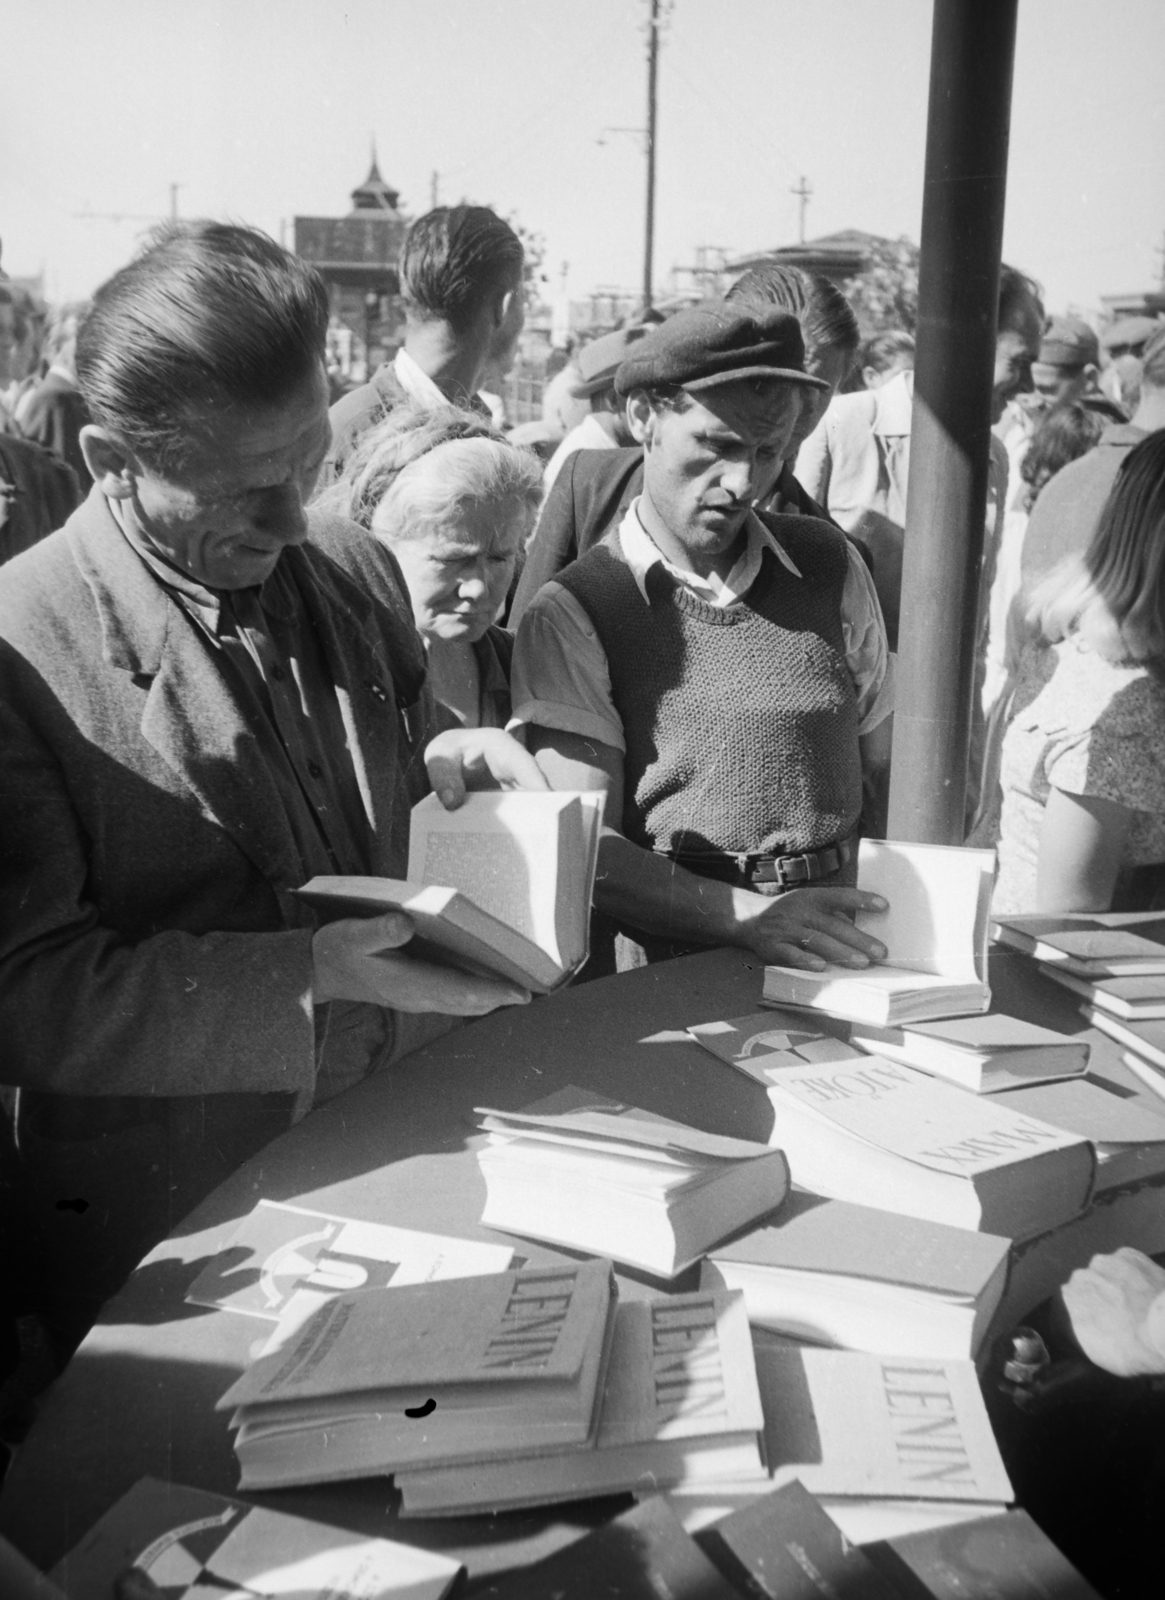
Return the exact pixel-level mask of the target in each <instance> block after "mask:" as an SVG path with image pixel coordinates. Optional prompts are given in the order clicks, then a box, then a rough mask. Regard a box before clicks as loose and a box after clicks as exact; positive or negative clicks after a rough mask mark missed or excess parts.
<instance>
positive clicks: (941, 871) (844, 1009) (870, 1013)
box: [764, 839, 995, 1026]
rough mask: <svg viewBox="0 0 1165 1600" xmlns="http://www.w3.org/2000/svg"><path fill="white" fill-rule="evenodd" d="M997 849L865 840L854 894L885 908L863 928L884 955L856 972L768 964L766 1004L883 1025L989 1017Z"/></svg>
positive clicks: (863, 920) (864, 916)
mask: <svg viewBox="0 0 1165 1600" xmlns="http://www.w3.org/2000/svg"><path fill="white" fill-rule="evenodd" d="M994 865H995V854H994V852H993V851H991V850H968V849H953V848H948V847H946V846H943V845H924V844H902V843H897V842H893V841H888V840H884V839H863V840H862V842H861V845H860V847H859V851H858V888H859V889H867V890H869V891H870V892H872V893H874V894H879V895H881V896H882V897H883V899H884V900H886V901H887V903H888V905H889V910H888V911H886V912H885V913H883V914H880V915H875V914H873V913H867V912H859V914H858V917H857V924H858V927H859V928H862V929H863V930H864V931H865V932H867V933H871V934H873V935H874V937H875V938H877V939H880V940H881V941H882V943H883V944H884V945H885V946H886V952H887V953H886V959H885V961H882V962H879V963H877V964H876V965H874V966H872V967H864V968H862V969H860V970H858V971H854V970H853V969H852V968H849V967H842V966H832V965H831V966H827V967H826V968H825V970H824V971H822V972H805V971H802V970H801V969H800V968H797V967H776V966H773V967H766V968H765V983H764V998H765V1000H771V1001H772V1002H773V1003H774V1004H775V1005H793V1006H807V1007H810V1008H813V1009H816V1010H820V1011H827V1012H831V1013H833V1014H834V1015H836V1016H840V1017H848V1018H850V1019H852V1020H853V1021H855V1022H872V1023H876V1024H880V1025H883V1026H887V1025H891V1024H896V1023H903V1022H925V1021H929V1020H931V1019H933V1018H936V1017H955V1016H963V1015H966V1014H968V1013H973V1012H979V1011H986V1010H987V1009H988V1008H989V1007H990V1004H991V991H990V989H989V988H988V985H987V929H988V922H989V910H990V903H991V888H992V879H993V874H994Z"/></svg>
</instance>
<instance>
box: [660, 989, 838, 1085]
mask: <svg viewBox="0 0 1165 1600" xmlns="http://www.w3.org/2000/svg"><path fill="white" fill-rule="evenodd" d="M810 1020H811V1021H812V1023H813V1026H809V1021H810ZM823 1026H824V1028H830V1027H832V1028H833V1029H834V1030H836V1031H835V1032H833V1033H829V1032H825V1031H823ZM688 1033H689V1034H690V1035H691V1037H692V1038H693V1039H694V1040H695V1041H696V1043H697V1044H698V1045H702V1046H703V1047H704V1049H705V1050H707V1051H708V1052H709V1053H710V1054H711V1055H714V1056H715V1057H716V1059H717V1060H718V1061H725V1062H727V1063H728V1065H729V1066H730V1067H735V1068H736V1069H737V1071H738V1072H743V1073H744V1075H745V1077H747V1078H752V1079H754V1080H755V1081H756V1082H757V1083H763V1084H765V1085H766V1086H767V1085H768V1084H769V1083H771V1082H772V1074H773V1073H774V1072H778V1071H779V1070H780V1069H781V1067H799V1066H801V1065H802V1064H803V1063H804V1062H806V1061H850V1060H852V1059H853V1058H854V1057H855V1056H860V1055H861V1054H862V1052H861V1051H860V1050H858V1049H856V1048H855V1047H854V1046H853V1045H852V1044H850V1043H849V1033H850V1029H849V1024H847V1023H844V1022H838V1021H836V1020H835V1019H833V1018H829V1017H822V1018H821V1023H820V1024H819V1023H818V1020H817V1018H816V1017H814V1018H812V1019H807V1018H806V1016H805V1013H804V1012H803V1011H781V1010H779V1009H777V1008H776V1007H775V1006H774V1007H771V1008H770V1009H769V1010H767V1011H754V1012H752V1013H751V1015H749V1016H747V1017H732V1018H731V1019H730V1020H728V1021H723V1022H698V1023H696V1024H695V1025H694V1026H693V1027H691V1028H689V1029H688Z"/></svg>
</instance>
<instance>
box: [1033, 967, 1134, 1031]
mask: <svg viewBox="0 0 1165 1600" xmlns="http://www.w3.org/2000/svg"><path fill="white" fill-rule="evenodd" d="M1039 969H1040V971H1041V972H1043V973H1045V974H1046V975H1047V976H1048V977H1049V978H1054V979H1055V980H1056V982H1057V983H1059V984H1062V985H1063V986H1064V988H1065V989H1071V991H1072V993H1073V994H1078V995H1082V996H1083V998H1084V999H1085V1000H1087V1001H1088V1002H1089V1003H1090V1004H1091V1005H1094V1006H1096V1007H1097V1009H1098V1010H1100V1011H1109V1012H1111V1013H1112V1015H1113V1016H1115V1017H1121V1018H1124V1019H1127V1020H1128V1021H1130V1022H1141V1021H1149V1020H1155V1019H1157V1018H1158V1017H1165V974H1158V975H1156V976H1152V977H1144V978H1080V977H1077V975H1076V973H1074V972H1067V971H1065V969H1064V968H1063V967H1057V966H1053V965H1052V964H1051V963H1050V962H1048V961H1041V962H1040V963H1039Z"/></svg>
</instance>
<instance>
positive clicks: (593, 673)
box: [511, 499, 893, 750]
mask: <svg viewBox="0 0 1165 1600" xmlns="http://www.w3.org/2000/svg"><path fill="white" fill-rule="evenodd" d="M638 507H639V501H638V500H637V499H636V500H633V501H632V502H631V504H630V505H629V506H628V508H627V512H626V515H625V516H624V518H623V521H622V522H621V523H620V525H619V543H620V547H621V549H622V552H623V556H624V559H625V560H626V562H627V565H628V566H629V567H630V569H631V573H632V576H633V577H634V579H635V582H636V585H637V586H638V588H639V591H640V593H641V594H642V595H643V597H644V599H646V598H647V588H646V584H647V575H648V573H649V572H650V571H651V569H652V567H654V566H656V565H660V566H663V567H664V568H665V569H666V570H667V571H668V572H670V573H671V574H672V576H673V577H674V578H675V579H676V580H677V582H679V583H681V584H683V586H684V587H685V588H687V589H689V590H690V591H691V592H692V593H693V594H695V595H696V596H698V598H699V599H701V600H703V601H705V602H707V603H709V604H711V605H714V606H733V605H739V604H740V603H741V601H742V600H743V599H744V598H745V596H746V595H747V594H748V591H749V590H750V589H751V588H752V585H753V584H754V583H755V582H756V579H757V576H758V574H759V572H760V566H761V558H762V556H763V554H764V552H765V550H766V549H767V550H771V551H772V553H773V555H774V556H776V558H777V560H778V561H779V562H780V563H781V565H782V567H784V569H785V571H786V572H787V573H788V574H789V578H790V581H792V582H802V581H803V579H802V576H801V573H800V572H799V571H798V569H797V567H796V565H795V563H794V562H793V560H792V558H791V557H790V555H789V553H788V551H786V550H785V549H784V548H783V546H782V545H781V543H780V541H779V540H778V539H776V538H775V537H774V535H773V534H772V533H771V532H770V531H769V529H768V528H766V527H765V525H764V523H763V522H761V520H760V518H759V517H757V516H755V515H753V514H751V513H750V515H749V518H748V521H747V522H746V523H745V535H746V541H745V548H744V551H743V553H742V554H741V556H740V559H739V560H738V561H737V562H736V564H735V565H734V566H733V568H732V571H731V572H730V573H729V574H728V576H727V577H726V578H724V579H720V578H716V577H714V576H713V577H709V578H702V577H700V576H699V575H698V574H696V573H694V572H685V571H684V570H682V569H681V568H679V567H676V566H674V565H673V564H672V563H671V562H669V561H668V560H667V559H666V558H665V557H664V555H663V553H662V552H661V551H660V549H659V547H658V546H657V545H656V544H655V542H654V541H653V540H652V538H651V536H650V535H649V534H648V532H647V530H646V529H645V528H644V526H643V523H642V522H641V521H640V519H639V510H638ZM846 551H847V554H848V557H849V566H848V569H847V571H846V576H845V583H844V585H843V587H842V595H841V626H842V638H843V640H844V643H845V655H846V665H847V666H848V668H849V672H850V677H851V679H852V681H853V685H854V692H855V694H856V695H857V702H858V722H859V727H858V731H859V733H869V732H870V730H871V729H872V728H876V727H877V725H878V724H879V723H880V722H881V721H883V719H884V718H886V717H888V716H889V715H890V712H891V711H892V710H893V686H892V676H891V671H890V666H891V661H890V656H889V652H888V650H887V647H886V629H885V625H884V624H883V622H882V608H881V606H880V605H879V604H878V597H877V595H876V594H875V592H874V583H873V579H872V578H871V577H870V574H869V570H868V568H867V567H866V564H865V562H864V561H863V560H862V558H861V556H860V555H859V554H858V552H857V551H856V550H855V549H854V548H853V546H852V545H850V544H849V543H848V541H847V544H846ZM511 688H512V694H513V706H514V714H513V721H514V723H523V724H527V723H536V724H537V725H538V726H539V727H542V728H557V729H560V730H561V731H562V732H564V733H576V734H578V735H580V736H581V737H582V738H584V739H596V740H598V741H600V742H601V743H602V744H607V745H611V746H613V747H614V748H615V749H616V750H624V749H626V742H625V740H624V737H623V720H622V718H621V717H620V716H619V713H618V711H617V710H616V708H615V703H614V697H613V694H612V691H611V674H610V670H609V668H608V666H607V655H606V651H605V650H604V649H603V646H602V643H601V641H600V639H599V636H598V634H597V633H596V632H595V629H594V625H593V624H592V622H591V619H590V618H589V617H588V616H587V613H586V611H585V610H584V608H583V607H582V606H581V605H580V604H579V602H578V600H576V599H575V597H574V595H573V594H571V592H570V590H569V589H566V588H564V587H563V586H562V584H560V583H556V582H554V581H553V580H551V581H550V582H549V583H547V584H544V585H543V586H542V588H541V589H540V590H539V591H538V593H537V594H536V595H535V597H534V599H533V600H532V601H531V603H530V605H529V606H528V607H527V609H526V612H525V614H524V615H523V617H522V621H521V625H520V626H519V628H518V638H517V642H516V644H515V646H514V662H513V668H512V672H511Z"/></svg>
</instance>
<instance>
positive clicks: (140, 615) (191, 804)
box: [0, 489, 432, 1287]
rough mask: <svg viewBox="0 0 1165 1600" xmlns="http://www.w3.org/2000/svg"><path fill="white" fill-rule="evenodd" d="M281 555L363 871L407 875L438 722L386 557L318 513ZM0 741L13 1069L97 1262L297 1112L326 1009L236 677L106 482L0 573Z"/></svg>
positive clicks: (6, 1024) (6, 1035)
mask: <svg viewBox="0 0 1165 1600" xmlns="http://www.w3.org/2000/svg"><path fill="white" fill-rule="evenodd" d="M280 560H281V562H284V563H287V564H288V566H289V567H290V568H291V571H292V574H293V576H294V579H295V585H296V588H297V590H298V592H299V594H300V596H301V597H302V600H303V603H304V605H305V607H306V608H307V611H308V613H309V616H310V621H311V624H312V626H313V628H314V630H315V633H316V636H317V638H318V640H319V643H320V646H321V655H322V657H323V660H324V662H325V664H326V668H327V671H328V673H329V676H330V679H331V681H332V683H333V685H334V688H335V693H336V696H337V699H338V702H339V705H340V709H341V714H342V717H343V721H344V725H345V729H346V734H347V744H348V749H347V751H346V752H337V757H338V759H347V760H350V761H351V762H352V764H353V766H354V769H355V775H356V779H357V783H358V787H359V790H360V794H361V798H362V801H363V804H364V808H365V811H366V813H367V816H368V819H369V822H370V827H371V839H372V844H371V859H370V860H369V861H368V863H367V866H366V870H367V871H369V872H372V873H377V874H383V875H386V876H391V877H402V876H404V869H405V864H406V861H407V841H408V823H409V810H410V807H411V805H412V804H413V803H415V801H416V800H417V799H418V798H420V796H421V795H422V794H423V793H424V792H425V789H426V787H427V784H426V779H425V774H424V765H423V746H424V742H425V738H426V736H427V735H428V733H429V732H430V731H431V726H432V717H431V703H430V702H429V701H428V700H427V698H426V695H425V692H424V689H423V678H424V658H423V652H422V650H421V646H420V642H419V640H418V638H417V635H416V633H415V630H414V628H413V624H412V618H411V613H410V611H409V608H408V605H407V601H406V600H405V598H404V596H403V592H402V591H403V585H401V584H400V583H399V573H398V572H397V570H396V568H395V564H394V563H393V562H392V560H391V557H389V556H388V555H387V553H386V552H385V551H384V550H383V547H382V546H380V545H379V544H378V543H376V541H374V540H371V539H370V538H369V537H368V535H367V534H365V533H363V532H362V531H360V530H358V529H356V528H353V527H351V526H350V525H348V524H344V523H337V522H335V521H321V520H320V519H319V518H318V516H315V515H313V517H312V518H311V542H309V543H308V544H306V545H304V546H301V547H298V548H290V549H288V550H286V551H284V553H283V555H282V556H281V557H280ZM0 740H2V741H3V751H4V759H3V764H2V769H0V1041H2V1043H0V1052H2V1066H0V1082H3V1083H6V1084H9V1085H16V1086H18V1087H19V1088H20V1090H21V1122H20V1135H21V1153H22V1157H23V1159H24V1166H25V1169H26V1173H27V1175H28V1177H29V1179H30V1182H31V1183H32V1185H33V1187H34V1189H35V1188H36V1187H37V1186H38V1185H40V1186H41V1187H42V1188H43V1187H44V1185H46V1184H47V1185H48V1189H47V1190H46V1191H45V1192H44V1193H43V1194H41V1196H40V1199H41V1201H42V1202H43V1204H42V1206H41V1210H42V1211H45V1212H48V1213H51V1211H52V1210H53V1209H54V1207H57V1208H59V1207H60V1205H61V1202H62V1201H64V1202H67V1203H68V1205H71V1204H72V1201H73V1200H74V1199H79V1200H82V1201H85V1202H86V1205H85V1209H84V1211H82V1210H80V1209H75V1212H73V1213H70V1212H69V1211H68V1205H66V1208H65V1210H66V1213H67V1215H66V1217H65V1218H64V1219H63V1220H64V1221H67V1220H68V1216H70V1215H74V1214H75V1215H76V1217H77V1218H78V1219H82V1218H83V1217H85V1216H89V1224H86V1226H89V1227H90V1228H92V1226H93V1225H95V1219H94V1218H93V1217H92V1216H91V1215H90V1213H91V1212H92V1210H93V1208H94V1206H97V1207H98V1208H99V1209H100V1208H101V1207H104V1208H105V1215H106V1218H107V1221H108V1226H107V1227H106V1228H105V1233H104V1234H103V1235H102V1236H101V1237H100V1238H93V1239H90V1241H89V1246H88V1249H89V1253H90V1254H92V1253H93V1252H96V1254H97V1255H98V1256H101V1257H102V1258H103V1259H105V1261H106V1266H107V1267H108V1269H109V1271H108V1272H107V1273H106V1274H105V1278H106V1279H107V1278H108V1277H109V1273H113V1275H114V1277H116V1275H117V1271H118V1270H120V1271H124V1270H128V1267H129V1266H132V1264H133V1261H134V1260H135V1259H136V1258H137V1255H140V1254H141V1252H142V1248H143V1247H148V1246H149V1244H152V1243H153V1242H155V1241H156V1240H157V1239H158V1238H160V1237H162V1236H163V1235H164V1234H165V1233H166V1232H167V1231H168V1230H169V1229H170V1228H171V1227H172V1226H173V1224H174V1222H175V1221H177V1220H178V1218H179V1217H181V1216H182V1215H183V1214H184V1212H185V1211H186V1210H187V1209H189V1207H190V1206H191V1205H193V1204H194V1203H195V1202H196V1201H197V1200H198V1199H200V1198H201V1197H202V1196H203V1195H204V1194H205V1193H207V1192H208V1191H209V1189H211V1188H212V1187H214V1185H215V1184H217V1183H218V1182H219V1181H221V1179H222V1178H223V1177H224V1176H225V1175H226V1173H227V1172H229V1171H230V1170H231V1169H232V1168H233V1167H234V1166H236V1165H238V1163H239V1162H240V1161H241V1160H243V1159H244V1158H245V1157H246V1156H247V1155H249V1154H250V1153H251V1152H252V1151H253V1150H255V1149H256V1148H258V1147H259V1146H260V1145H261V1144H263V1143H264V1142H266V1140H268V1139H270V1138H271V1137H273V1136H274V1135H275V1134H277V1133H278V1132H280V1131H282V1130H283V1129H284V1128H285V1127H286V1126H287V1125H288V1123H289V1121H290V1120H291V1118H292V1116H293V1114H294V1112H295V1111H296V1109H303V1108H304V1107H306V1105H308V1104H310V1100H311V1094H312V1089H313V1084H314V1077H315V1066H316V1048H317V1034H318V1033H319V1031H320V1030H321V1027H322V1026H323V1025H326V1008H323V1007H321V1008H319V1010H318V1011H317V1012H315V1013H314V1014H313V1007H312V1005H311V1001H310V989H311V971H312V968H311V937H312V931H313V923H312V919H311V917H310V915H309V914H308V912H307V911H306V909H305V908H304V907H303V905H302V903H301V902H299V901H298V900H297V898H296V897H295V896H294V895H293V893H292V890H293V889H294V888H295V887H296V886H297V885H298V884H300V883H302V881H303V869H302V863H301V862H300V860H299V856H298V852H297V849H296V846H295V842H294V839H293V836H292V832H291V829H290V826H289V824H288V822H287V820H286V816H285V813H284V811H283V809H282V807H281V804H280V801H279V795H278V791H277V789H276V786H275V783H274V781H273V779H272V776H271V774H270V772H269V771H268V769H267V768H266V766H265V764H264V763H263V761H262V760H261V759H260V756H259V752H258V746H257V743H256V740H255V738H254V736H253V734H252V731H251V729H250V728H249V727H248V726H247V722H246V717H245V715H244V712H243V709H242V708H241V706H240V704H239V702H238V701H237V700H236V698H235V696H234V695H233V693H232V690H231V686H230V680H229V679H228V678H227V677H226V676H224V675H223V674H222V673H221V672H220V670H219V668H218V664H217V662H216V661H215V659H214V652H213V650H212V649H209V648H208V647H207V644H206V642H205V641H204V640H203V639H202V638H200V637H199V634H198V630H197V629H196V628H195V626H194V625H193V624H192V622H191V620H190V619H189V617H187V616H186V614H185V613H184V612H182V611H181V609H180V608H179V606H178V605H177V604H176V603H175V601H174V600H173V599H172V598H171V597H170V596H169V594H168V593H167V592H166V590H165V589H164V588H163V587H162V586H161V585H160V584H159V583H158V582H157V581H156V580H155V578H154V577H153V576H152V575H151V573H150V571H149V570H148V568H147V567H146V565H145V564H144V562H143V561H142V560H141V559H140V557H139V556H138V555H137V554H136V553H135V551H134V550H133V549H132V547H131V546H130V545H129V543H128V542H127V540H126V539H125V537H124V536H123V534H122V533H121V531H120V529H119V528H118V526H117V524H116V523H115V521H114V520H113V517H112V515H111V513H110V511H109V507H108V504H107V502H106V501H105V499H104V497H103V496H102V494H101V493H100V491H99V490H97V489H94V490H93V491H92V493H91V494H90V496H89V498H88V500H87V501H86V502H85V503H84V504H83V505H82V506H81V507H80V508H79V510H78V511H77V512H75V513H74V515H73V516H72V517H71V518H70V519H69V521H68V522H67V523H66V525H65V526H64V527H63V528H62V529H61V530H60V531H59V532H57V533H55V534H52V535H51V536H50V537H49V538H47V539H45V540H44V541H42V542H41V543H40V544H38V545H36V546H35V547H34V548H33V549H31V550H29V551H26V552H25V553H24V554H23V555H21V556H19V557H17V558H16V559H15V560H14V561H12V562H10V563H9V564H8V565H7V566H6V567H4V569H3V571H2V572H0ZM38 1141H40V1143H38ZM62 1185H63V1186H64V1192H63V1193H62V1192H61V1186H62ZM54 1189H55V1198H54V1192H53V1191H54ZM127 1195H133V1196H134V1197H135V1200H134V1204H133V1205H132V1206H129V1207H127V1206H126V1205H125V1203H124V1202H125V1197H126V1196H127ZM115 1213H116V1214H117V1215H118V1216H120V1218H121V1220H120V1223H118V1222H117V1217H116V1216H115ZM109 1219H113V1220H109ZM70 1225H71V1224H70ZM80 1229H81V1221H80V1220H78V1225H77V1228H76V1229H74V1232H78V1230H80ZM135 1252H136V1254H135ZM103 1287H108V1283H106V1282H105V1281H104V1280H103Z"/></svg>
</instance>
